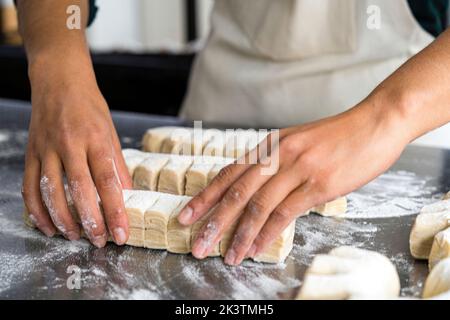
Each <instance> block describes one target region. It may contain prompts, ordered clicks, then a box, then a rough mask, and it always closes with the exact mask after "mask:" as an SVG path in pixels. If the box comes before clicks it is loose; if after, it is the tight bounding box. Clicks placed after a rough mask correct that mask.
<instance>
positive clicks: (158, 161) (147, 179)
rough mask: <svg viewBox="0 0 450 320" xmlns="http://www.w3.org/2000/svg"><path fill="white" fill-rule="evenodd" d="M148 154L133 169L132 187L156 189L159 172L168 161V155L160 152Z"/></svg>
mask: <svg viewBox="0 0 450 320" xmlns="http://www.w3.org/2000/svg"><path fill="white" fill-rule="evenodd" d="M148 155H149V156H148V157H147V158H146V159H145V160H144V161H142V162H141V163H140V164H139V165H138V166H137V167H136V168H135V170H134V174H133V188H135V189H138V190H151V191H156V190H157V188H158V179H159V174H160V172H161V170H162V168H163V167H164V166H165V165H166V164H167V162H168V161H169V156H168V155H165V154H161V153H149V154H148Z"/></svg>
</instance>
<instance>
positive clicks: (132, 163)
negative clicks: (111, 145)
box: [122, 149, 148, 177]
mask: <svg viewBox="0 0 450 320" xmlns="http://www.w3.org/2000/svg"><path fill="white" fill-rule="evenodd" d="M122 154H123V158H124V159H125V163H126V165H127V168H128V173H129V174H130V176H131V177H133V174H134V170H135V169H136V167H137V166H138V165H139V164H140V163H141V162H142V161H144V160H145V158H146V157H148V154H147V153H145V152H142V151H139V150H134V149H124V150H123V151H122Z"/></svg>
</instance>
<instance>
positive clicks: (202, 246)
mask: <svg viewBox="0 0 450 320" xmlns="http://www.w3.org/2000/svg"><path fill="white" fill-rule="evenodd" d="M207 250H208V244H207V243H206V241H204V240H200V243H199V244H197V245H196V247H195V250H194V251H195V257H196V258H197V259H203V258H205V257H206V253H207Z"/></svg>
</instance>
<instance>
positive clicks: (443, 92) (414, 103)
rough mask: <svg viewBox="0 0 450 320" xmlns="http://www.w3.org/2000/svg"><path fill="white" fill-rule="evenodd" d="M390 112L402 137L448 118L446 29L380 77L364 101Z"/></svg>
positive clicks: (448, 37)
mask: <svg viewBox="0 0 450 320" xmlns="http://www.w3.org/2000/svg"><path fill="white" fill-rule="evenodd" d="M365 102H366V103H367V104H368V105H370V106H371V107H375V108H378V109H379V110H380V111H381V112H382V113H383V114H389V115H393V117H392V118H394V119H395V121H400V122H401V123H397V126H398V129H399V130H403V131H404V135H405V139H407V140H408V142H409V141H412V140H414V139H416V138H417V137H419V136H421V135H423V134H425V133H427V132H428V131H431V130H433V129H436V128H438V127H440V126H442V125H445V124H446V123H448V122H450V29H448V30H447V31H446V32H444V33H443V34H442V35H441V36H440V37H439V38H437V39H436V40H435V41H434V42H433V43H432V44H431V45H430V46H428V47H427V48H425V49H424V50H423V51H421V52H420V53H419V54H417V55H416V56H414V57H413V58H411V59H410V60H409V61H408V62H406V63H405V64H404V65H403V66H401V67H400V68H399V69H398V70H397V71H395V72H394V73H393V74H392V75H391V76H390V77H388V78H387V79H386V80H385V81H383V82H382V83H381V84H380V85H379V86H378V87H377V88H376V89H375V90H374V92H373V93H372V94H371V95H370V96H369V97H368V98H367V99H366V101H365Z"/></svg>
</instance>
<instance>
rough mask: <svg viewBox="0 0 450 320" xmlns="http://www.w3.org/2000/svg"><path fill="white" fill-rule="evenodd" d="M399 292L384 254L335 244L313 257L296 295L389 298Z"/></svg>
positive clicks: (336, 298) (302, 296)
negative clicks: (324, 252) (330, 248)
mask: <svg viewBox="0 0 450 320" xmlns="http://www.w3.org/2000/svg"><path fill="white" fill-rule="evenodd" d="M399 293H400V280H399V277H398V274H397V270H396V268H395V266H394V265H393V264H392V263H391V262H390V261H389V259H388V258H386V257H385V256H383V255H381V254H379V253H376V252H373V251H368V250H363V249H358V248H352V247H338V248H335V249H333V250H331V251H330V252H329V253H328V254H327V255H317V256H316V257H315V258H314V260H313V262H312V264H311V266H310V267H309V268H308V270H307V271H306V275H305V278H304V282H303V285H302V287H301V289H300V292H299V294H298V296H297V299H299V300H316V299H317V300H326V299H334V300H342V299H393V298H396V297H398V295H399Z"/></svg>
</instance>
